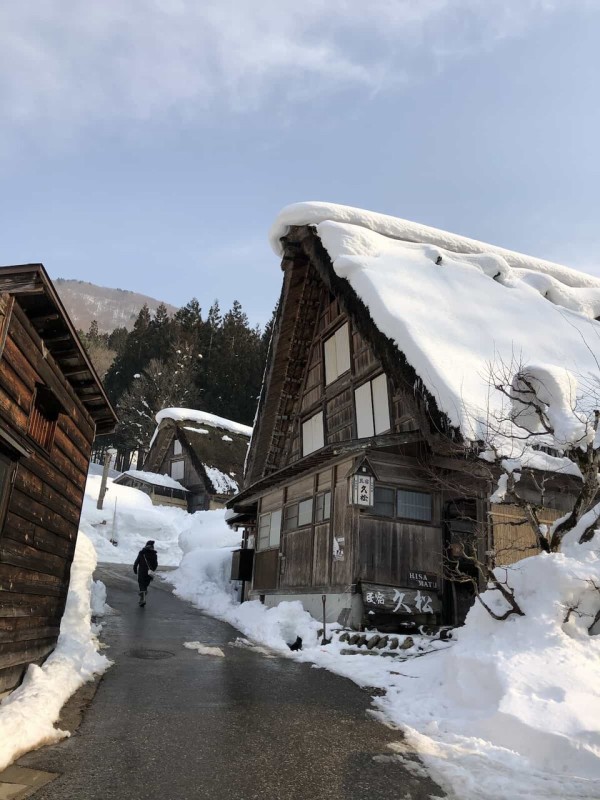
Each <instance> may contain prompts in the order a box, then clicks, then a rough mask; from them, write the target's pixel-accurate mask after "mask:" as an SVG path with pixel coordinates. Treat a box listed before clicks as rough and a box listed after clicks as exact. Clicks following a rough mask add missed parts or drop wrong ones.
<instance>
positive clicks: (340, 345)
mask: <svg viewBox="0 0 600 800" xmlns="http://www.w3.org/2000/svg"><path fill="white" fill-rule="evenodd" d="M335 349H336V357H337V374H338V375H342V374H343V373H344V372H347V371H348V370H349V369H350V331H349V330H348V323H347V322H346V324H345V325H342V327H341V328H340V329H339V331H336V334H335Z"/></svg>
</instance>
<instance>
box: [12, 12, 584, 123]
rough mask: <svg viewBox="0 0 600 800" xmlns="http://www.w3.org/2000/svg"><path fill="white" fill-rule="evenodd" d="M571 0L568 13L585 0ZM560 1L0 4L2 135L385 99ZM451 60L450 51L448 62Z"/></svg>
mask: <svg viewBox="0 0 600 800" xmlns="http://www.w3.org/2000/svg"><path fill="white" fill-rule="evenodd" d="M585 1H586V0H571V2H570V4H569V7H570V8H573V7H574V6H575V5H579V4H580V3H581V5H583V4H585ZM566 2H567V0H554V1H551V0H369V2H368V3H363V2H359V1H358V0H302V2H298V0H293V2H292V0H256V2H250V1H249V0H102V2H99V3H94V2H87V1H86V0H36V2H35V3H27V2H26V3H10V2H8V3H3V4H2V5H1V6H0V108H2V114H3V117H4V120H3V121H4V128H5V130H6V128H7V127H8V129H12V130H14V129H17V130H18V129H24V130H26V129H28V128H29V129H30V128H31V126H32V123H33V124H42V125H45V126H48V127H49V128H50V129H53V128H54V129H59V130H60V129H72V130H77V129H79V128H81V127H82V126H90V125H102V126H106V125H108V126H110V125H112V124H114V123H115V122H119V121H121V120H137V121H139V122H145V121H157V120H158V121H161V120H169V119H173V118H176V119H178V120H190V121H194V120H197V119H202V118H205V117H207V116H208V115H210V114H213V113H221V112H226V113H237V114H239V113H246V112H249V111H255V110H259V109H262V108H265V107H269V108H272V107H273V106H274V105H275V106H281V107H284V106H285V105H286V103H288V102H290V101H294V102H298V101H299V99H300V98H303V99H305V100H307V99H310V98H312V97H314V96H315V95H323V94H327V93H332V92H337V91H340V90H342V89H353V90H358V91H363V92H365V93H371V92H376V91H385V90H388V89H390V88H392V87H395V86H397V85H398V84H399V83H400V84H401V83H405V82H406V81H407V80H410V79H411V76H414V75H415V74H419V73H422V71H423V70H425V71H426V70H427V68H428V67H429V66H430V62H432V61H436V60H437V61H438V62H439V60H440V59H442V60H444V59H447V58H449V57H452V58H455V57H457V56H460V55H461V54H464V53H465V52H470V51H472V49H473V48H479V47H488V46H490V44H493V43H495V42H498V41H499V40H501V39H503V38H506V37H508V36H514V35H519V34H520V33H521V32H522V31H523V30H525V29H527V27H528V26H529V25H531V24H532V23H534V22H536V21H537V20H539V19H540V16H542V15H548V14H550V13H552V12H553V11H555V10H556V9H557V8H559V7H560V6H563V7H564V4H565V3H566ZM449 54H451V55H449Z"/></svg>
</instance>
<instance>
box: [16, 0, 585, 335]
mask: <svg viewBox="0 0 600 800" xmlns="http://www.w3.org/2000/svg"><path fill="white" fill-rule="evenodd" d="M599 33H600V4H599V3H598V2H596V1H595V0H520V1H519V0H503V1H502V0H395V1H394V0H370V2H369V3H368V4H365V3H362V2H358V0H354V1H353V0H304V2H303V3H297V2H293V3H292V2H288V0H278V1H275V0H257V2H253V3H250V2H247V0H246V1H244V0H220V2H213V1H212V0H205V1H204V2H189V1H188V0H144V2H141V1H140V0H118V1H117V0H103V2H102V3H89V2H74V1H73V0H62V2H58V0H34V1H33V2H30V3H11V2H8V1H7V2H4V3H0V109H1V111H0V113H1V114H2V117H3V119H2V125H1V126H0V174H1V175H2V178H3V184H4V190H5V191H4V192H3V199H2V209H1V210H2V220H3V234H4V236H3V241H4V245H5V246H4V252H3V254H2V262H3V263H15V262H22V261H34V260H41V261H43V262H44V263H45V264H46V266H47V267H48V268H49V270H50V272H51V274H52V275H53V276H55V277H58V276H62V277H76V278H80V279H82V280H90V281H93V282H97V283H103V284H105V285H112V286H119V287H122V288H130V289H136V290H140V291H146V292H147V293H150V294H153V295H154V296H157V297H160V298H162V299H165V300H168V301H170V302H173V303H175V304H178V303H183V302H185V301H186V300H188V299H189V298H190V297H191V296H192V295H196V296H198V297H199V299H200V300H201V302H202V303H203V305H205V306H208V304H209V303H210V301H211V300H212V299H213V298H214V297H219V298H220V299H221V300H222V303H223V304H224V305H227V304H229V303H230V302H231V301H232V300H233V299H234V297H235V296H237V297H238V298H239V299H240V300H241V301H242V303H243V305H244V306H245V307H246V308H247V310H248V312H249V313H250V316H251V317H252V319H254V320H256V321H264V320H265V319H266V318H267V317H268V316H269V313H270V309H271V307H272V305H273V302H274V300H275V297H276V295H277V291H278V285H279V279H280V276H279V273H278V268H277V263H276V261H275V258H274V256H272V255H271V253H270V251H269V249H268V247H267V245H266V232H267V230H268V227H269V225H270V223H271V221H272V218H273V216H274V214H275V213H276V212H277V210H278V209H279V208H280V207H281V206H283V205H286V204H287V203H290V202H295V201H297V200H302V199H323V200H332V201H336V202H341V203H348V204H353V205H359V206H364V207H368V208H371V209H374V210H381V211H384V212H387V213H395V214H398V215H400V216H404V217H407V218H409V219H416V220H418V221H422V222H426V223H429V224H434V225H437V226H439V227H445V228H449V229H451V230H454V231H456V232H459V233H464V234H467V235H471V236H474V237H477V238H483V239H486V240H490V241H493V242H496V243H499V244H503V245H505V246H507V247H513V248H516V249H524V250H526V251H528V252H532V253H535V254H538V255H542V256H545V257H548V258H554V259H557V260H563V261H567V262H568V263H572V264H574V265H576V266H580V267H582V268H585V269H589V270H591V271H596V272H598V273H599V274H600V255H596V251H599V248H598V245H599V244H600V242H599V239H600V236H599V235H598V232H597V218H598V211H599V202H598V199H597V189H596V187H597V184H598V177H599V174H598V173H599V171H600V170H599V158H598V154H597V149H598V148H597V143H596V140H597V133H596V132H597V131H598V128H599V123H600V111H599V110H598V102H597V84H598V77H599V74H598V72H599V57H598V50H597V45H596V42H597V39H598V34H599Z"/></svg>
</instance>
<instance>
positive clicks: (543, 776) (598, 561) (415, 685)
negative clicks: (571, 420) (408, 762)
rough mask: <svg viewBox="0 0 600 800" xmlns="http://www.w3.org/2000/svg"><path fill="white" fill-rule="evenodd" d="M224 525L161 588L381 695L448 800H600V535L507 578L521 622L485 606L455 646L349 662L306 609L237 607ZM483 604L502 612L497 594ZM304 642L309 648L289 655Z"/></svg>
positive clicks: (422, 646)
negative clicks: (597, 625) (597, 629)
mask: <svg viewBox="0 0 600 800" xmlns="http://www.w3.org/2000/svg"><path fill="white" fill-rule="evenodd" d="M220 525H221V523H220V522H219V524H218V525H215V526H214V528H213V533H212V536H211V537H210V540H207V541H205V542H203V541H201V539H200V538H199V537H198V536H196V535H188V536H187V537H185V540H184V541H182V542H181V547H182V550H183V551H184V557H183V560H182V563H181V566H180V567H179V568H178V569H176V570H175V571H173V572H170V573H169V574H168V575H167V576H166V577H167V579H168V580H169V581H170V582H171V583H172V584H173V586H174V592H175V594H176V595H178V596H179V597H181V598H182V599H185V600H188V601H190V602H192V603H193V604H194V605H195V606H197V607H198V608H201V609H202V610H204V611H205V612H207V613H209V614H211V615H213V616H215V617H217V618H219V619H222V620H225V621H227V622H229V623H230V624H232V625H234V626H235V627H236V628H238V630H240V631H241V632H242V633H243V634H245V636H247V637H248V638H249V639H251V640H253V641H254V642H258V643H260V644H261V645H265V646H267V647H268V648H270V649H271V650H273V651H275V652H277V653H279V654H280V655H283V656H286V657H289V658H294V659H296V660H299V661H304V662H309V663H312V664H314V665H315V666H317V667H321V668H324V669H328V670H331V671H332V672H335V673H337V674H339V675H343V676H345V677H347V678H350V679H351V680H353V681H355V682H356V683H357V684H358V685H360V686H365V687H375V688H378V689H383V690H385V692H386V693H385V695H384V696H381V697H376V698H375V699H374V701H373V702H374V704H375V706H376V713H378V714H380V715H381V718H382V720H384V721H389V722H392V723H394V724H396V725H398V726H399V727H400V728H402V730H403V731H404V734H405V736H406V738H407V740H408V744H409V745H412V746H413V747H415V748H416V749H417V751H418V752H419V754H420V756H421V758H422V760H423V761H424V763H425V765H426V767H427V769H428V770H429V771H430V773H431V775H432V776H433V778H434V779H435V780H436V781H437V782H438V783H439V784H440V785H441V786H442V787H443V788H444V789H445V790H446V791H447V792H449V793H450V795H451V796H456V797H460V798H461V800H517V798H521V797H527V798H531V800H546V798H556V800H559V798H560V800H572V799H574V798H579V799H580V800H581V799H583V798H585V799H586V800H597V798H600V637H590V636H589V635H588V633H587V628H588V627H589V625H590V624H591V622H592V621H593V618H594V615H595V613H596V611H597V610H598V608H600V593H599V592H598V591H596V590H595V589H594V587H593V586H592V584H591V583H590V579H593V580H594V581H595V582H596V584H597V585H598V586H599V587H600V556H599V549H600V533H598V534H597V535H596V538H595V539H594V540H593V541H592V542H590V543H588V544H586V545H579V544H573V542H574V541H576V538H577V536H578V533H577V532H573V533H571V534H570V535H569V540H568V541H566V542H565V543H564V547H563V552H562V553H553V554H542V555H539V556H535V557H533V558H529V559H525V560H523V561H521V562H520V563H519V564H517V565H515V566H514V567H511V568H510V571H509V582H510V584H511V585H512V586H514V587H515V590H516V593H517V597H518V598H519V602H520V603H521V605H522V607H523V610H524V611H525V616H524V617H515V616H512V617H510V618H509V619H508V620H506V621H504V622H499V621H496V620H494V619H492V617H491V616H489V614H488V613H487V612H486V611H485V610H484V609H483V607H482V606H481V605H479V604H477V605H476V606H474V607H473V609H472V610H471V612H470V614H469V616H468V619H467V623H466V625H465V626H464V627H463V628H461V629H459V630H458V631H455V638H454V640H453V641H450V642H441V641H439V640H437V641H435V640H433V641H432V640H431V639H428V637H424V636H415V637H413V639H414V645H413V647H411V648H409V649H407V650H405V651H402V654H401V655H398V656H397V657H393V658H386V657H375V656H367V655H358V654H357V655H343V654H342V653H341V651H342V649H344V647H346V645H345V644H344V643H341V642H340V641H339V638H338V637H337V636H334V637H333V641H332V643H331V644H329V645H326V646H322V645H321V644H320V639H319V638H318V631H319V629H320V627H321V625H320V623H319V622H318V621H317V620H315V619H313V618H312V617H311V616H310V615H309V614H308V613H307V612H306V611H304V609H303V608H302V606H301V604H300V603H299V602H297V601H295V602H282V603H280V604H279V605H278V606H276V607H274V608H267V607H266V606H264V605H262V604H261V603H260V602H259V601H252V602H245V603H243V604H242V605H240V604H239V603H238V602H237V601H236V591H235V589H234V587H233V585H232V584H231V582H230V581H229V569H230V550H231V542H230V541H228V534H227V531H226V529H225V528H221V527H220ZM219 543H222V544H224V545H227V546H226V547H218V546H217V545H218V544H219ZM486 600H487V602H488V603H489V604H491V605H492V607H493V608H495V609H496V610H498V609H500V607H501V602H502V601H500V600H498V598H497V597H496V596H495V593H493V592H488V593H487V597H486ZM569 607H573V608H574V609H575V611H573V612H572V613H571V614H570V615H569V619H568V621H567V622H564V620H565V618H566V617H567V614H568V609H569ZM502 610H503V609H502ZM337 627H338V626H335V625H332V626H328V631H327V635H328V636H331V634H332V632H334V631H335V629H336V628H337ZM298 636H300V637H301V639H302V640H303V649H302V650H301V651H298V652H291V651H290V649H289V645H290V644H292V643H293V642H295V641H296V638H297V637H298ZM242 643H243V642H242ZM388 652H390V651H389V648H388ZM395 652H398V651H395ZM399 746H401V745H399Z"/></svg>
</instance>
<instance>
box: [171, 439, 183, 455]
mask: <svg viewBox="0 0 600 800" xmlns="http://www.w3.org/2000/svg"><path fill="white" fill-rule="evenodd" d="M182 452H183V451H182V449H181V442H180V441H179V439H175V441H174V442H173V455H175V456H180V455H181V453H182Z"/></svg>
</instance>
